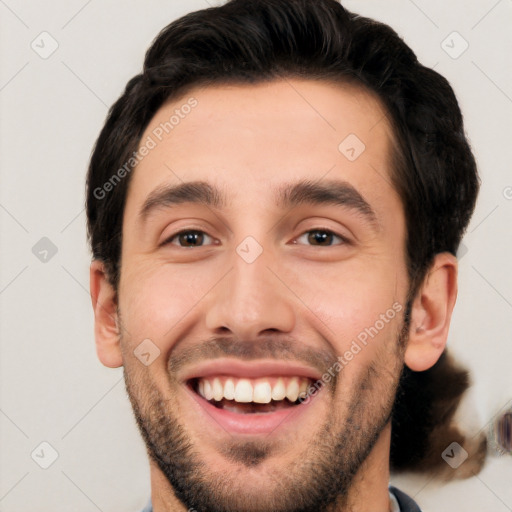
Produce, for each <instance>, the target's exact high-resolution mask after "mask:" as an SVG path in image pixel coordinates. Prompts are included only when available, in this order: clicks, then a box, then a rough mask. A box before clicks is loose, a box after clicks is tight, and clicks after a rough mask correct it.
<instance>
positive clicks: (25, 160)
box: [0, 0, 512, 512]
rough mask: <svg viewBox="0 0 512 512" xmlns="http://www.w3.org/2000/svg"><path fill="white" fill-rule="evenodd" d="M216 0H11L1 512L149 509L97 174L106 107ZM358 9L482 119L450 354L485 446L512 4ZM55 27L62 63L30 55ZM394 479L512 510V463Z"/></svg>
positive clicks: (353, 3) (506, 210)
mask: <svg viewBox="0 0 512 512" xmlns="http://www.w3.org/2000/svg"><path fill="white" fill-rule="evenodd" d="M209 3H210V4H211V5H213V4H214V2H213V1H212V0H210V1H206V0H186V1H185V0H168V1H163V0H154V1H152V2H143V1H142V0H139V1H136V0H130V1H126V0H125V1H120V0H107V1H100V0H89V1H85V0H66V1H64V0H53V1H52V2H27V1H22V0H0V17H1V18H0V20H1V21H0V38H1V60H2V65H1V70H0V102H1V109H2V120H1V125H0V130H1V132H0V162H1V190H0V227H1V260H0V306H1V347H0V348H1V363H0V364H1V368H0V369H1V381H0V384H1V404H0V408H1V410H0V435H1V459H0V510H1V511H2V512H50V511H52V512H70V511H76V512H89V511H96V510H100V511H103V512H120V511H122V510H126V511H137V510H140V509H141V508H142V506H143V505H144V504H145V502H146V500H147V498H148V497H149V492H150V489H149V471H148V464H147V459H146V454H145V450H144V446H143V443H142V441H141V439H140V438H139V435H138V432H137V430H136V427H135V423H134V420H133V418H132V414H131V409H130V406H129V403H128V400H127V398H126V395H125V391H124V385H123V382H122V370H121V369H116V370H111V369H106V368H104V367H103V366H101V364H100V363H99V361H98V360H97V358H96V353H95V348H94V339H93V315H92V309H91V304H90V298H89V292H88V286H89V285H88V265H89V262H90V256H89V253H88V248H87V245H86V237H85V213H84V210H83V204H84V177H85V171H86V166H87V161H88V158H89V155H90V151H91V148H92V145H93V143H94V140H95V138H96V136H97V135H98V133H99V130H100V128H101V126H102V123H103V121H104V118H105V115H106V112H107V107H108V106H110V105H111V104H112V103H113V102H114V100H116V99H117V97H118V96H119V95H120V93H121V92H122V89H123V88H124V86H125V83H126V82H127V80H128V79H129V78H131V77H132V76H133V75H134V74H136V73H138V72H139V70H140V68H141V65H142V60H143V55H144V52H145V50H146V49H147V47H148V46H149V44H150V42H151V41H152V39H153V38H154V37H155V36H156V34H157V33H158V31H159V30H160V29H161V28H163V27H164V26H165V25H167V24H168V23H169V22H170V21H172V20H173V19H175V18H177V17H179V16H181V15H182V14H184V13H186V12H188V11H192V10H196V9H200V8H204V7H207V6H208V4H209ZM345 5H346V6H347V7H348V8H349V9H351V10H354V11H356V12H360V13H361V14H365V15H368V16H371V17H374V18H376V19H379V20H381V21H384V22H387V23H389V24H390V25H391V26H392V27H394V28H395V29H396V30H397V31H398V32H399V33H400V34H401V35H402V36H403V37H404V39H405V40H406V42H407V43H408V44H409V45H410V46H411V47H412V48H413V49H414V50H415V51H416V53H417V55H418V57H419V58H420V60H421V61H422V62H423V63H424V64H426V65H428V66H431V67H435V69H436V70H437V71H439V72H440V73H442V74H443V75H445V76H446V77H447V78H448V79H449V81H450V82H451V83H452V85H453V87H454V89H455V91H456V93H457V95H458V98H459V100H460V103H461V107H462V110H463V112H464V115H465V121H466V130H467V132H468V134H469V137H470V140H471V143H472V146H473V149H474V152H475V154H476V157H477V160H478V163H479V168H480V173H481V176H482V181H483V186H482V190H481V195H480V198H479V202H478V206H477V209H476V212H475V215H474V217H473V221H472V223H471V226H470V228H469V230H468V234H467V236H466V238H465V240H464V253H461V256H462V257H461V260H460V292H459V300H458V304H457V307H456V309H455V315H454V319H453V327H452V329H451V335H450V339H449V345H450V346H451V348H452V351H453V352H454V353H455V354H456V355H457V357H458V358H459V360H460V361H461V362H463V363H465V364H466V365H467V366H468V367H469V368H470V369H471V371H472V376H473V380H474V386H473V387H472V389H471V392H470V393H469V395H468V396H467V398H466V400H465V402H464V410H465V411H466V413H465V415H464V417H463V419H462V420H461V421H462V422H463V424H464V425H465V426H466V428H467V429H468V430H469V431H470V432H471V435H476V434H477V433H478V431H479V430H480V429H483V428H485V427H486V426H487V425H488V424H489V423H490V422H492V420H493V419H494V418H495V416H496V415H497V414H498V413H499V412H502V411H503V410H505V409H506V408H507V407H510V406H511V405H512V372H511V367H512V348H511V347H512V343H511V341H512V339H511V327H512V325H511V324H512V272H511V261H512V243H511V221H512V188H511V187H512V173H511V170H510V168H511V167H510V166H511V161H512V149H511V148H512V137H511V136H512V129H511V122H510V120H511V114H512V99H511V98H512V69H511V58H510V55H511V54H512V33H511V31H510V27H511V26H512V0H499V1H497V0H479V1H476V0H473V1H467V0H466V1H463V0H451V1H450V2H447V1H446V0H435V1H434V0H414V1H413V0H396V1H386V2H384V1H382V0H366V1H357V0H347V1H345ZM43 31H47V32H48V33H49V34H51V37H52V38H53V39H55V41H57V42H58V45H59V46H58V48H57V50H56V51H55V52H54V53H53V54H52V55H51V56H49V57H48V58H47V59H43V58H41V57H40V56H39V55H38V53H36V51H34V50H33V49H32V48H31V43H32V42H33V41H34V46H36V45H37V46H36V48H38V51H39V52H40V53H41V52H45V51H46V52H47V51H49V49H51V44H52V41H51V40H50V39H49V38H48V36H40V34H41V32H43ZM453 31H457V32H458V33H459V34H460V35H461V36H462V38H464V40H465V41H467V43H468V44H469V47H468V49H467V50H466V51H465V52H464V53H462V54H461V55H460V56H459V57H458V58H452V57H453V55H455V54H456V53H458V51H460V50H461V49H462V48H463V46H461V45H463V44H464V42H463V41H462V40H461V39H460V38H458V36H456V35H453V34H452V33H453ZM447 38H448V39H447ZM443 41H445V43H443ZM450 47H452V48H450ZM445 50H448V51H449V52H451V53H452V56H450V55H449V54H448V53H447V52H446V51H445ZM42 237H48V238H49V239H50V240H51V241H52V243H53V244H54V245H55V246H56V248H57V250H58V252H57V253H56V254H55V255H54V256H52V257H50V256H51V253H49V254H48V255H47V260H48V261H46V262H44V261H40V259H39V258H42V257H44V253H42V254H39V258H38V257H36V255H35V254H34V253H33V252H32V248H33V246H34V245H35V244H36V243H37V242H38V241H39V240H40V239H41V238H42ZM36 253H37V251H36ZM43 441H46V442H48V443H50V445H51V446H52V447H53V448H54V449H55V450H56V451H57V452H58V458H57V460H56V461H55V462H54V463H53V464H52V465H51V466H50V467H49V468H48V469H46V470H45V469H42V468H41V467H39V465H38V464H37V463H36V462H35V460H33V458H31V453H32V452H33V451H34V450H35V449H36V452H35V455H34V459H36V460H37V461H38V462H39V463H40V464H41V463H44V462H50V461H51V460H50V458H49V457H50V456H51V452H50V449H48V448H47V447H46V448H45V447H44V446H43V447H40V446H39V445H40V443H41V442H43ZM41 450H42V451H41ZM393 481H394V482H395V483H397V484H398V485H399V486H400V487H401V488H402V489H403V490H405V491H407V492H409V493H410V494H411V495H412V496H414V497H415V499H416V500H417V501H418V502H419V503H420V504H421V505H422V507H423V509H424V510H425V511H436V512H448V511H452V510H464V511H465V512H477V511H478V512H480V511H482V510H489V511H493V512H506V511H511V510H512V486H511V485H510V483H511V482H512V457H510V456H504V457H501V458H498V457H493V458H490V459H489V461H488V463H487V465H486V467H485V469H484V470H483V472H482V473H481V474H480V475H478V476H477V477H474V478H472V479H470V480H467V481H462V482H457V483H451V484H448V485H445V486H440V485H439V484H436V483H435V482H434V481H432V480H430V479H429V478H426V477H422V476H420V477H414V478H413V477H409V476H406V477H401V478H399V479H394V480H393Z"/></svg>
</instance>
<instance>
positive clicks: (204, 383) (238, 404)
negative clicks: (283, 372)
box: [189, 375, 312, 414]
mask: <svg viewBox="0 0 512 512" xmlns="http://www.w3.org/2000/svg"><path fill="white" fill-rule="evenodd" d="M311 384H312V380H311V379H309V378H307V377H296V376H282V377H264V378H257V379H249V378H237V377H232V376H222V375H220V376H214V377H213V376H211V377H208V378H194V379H191V380H190V381H189V386H190V388H191V389H192V390H193V391H194V392H195V393H196V394H197V395H199V396H200V397H201V398H203V399H204V400H206V401H207V402H209V404H211V405H212V406H214V407H215V408H217V409H222V410H224V411H229V412H231V413H236V414H258V413H259V414H269V413H273V412H276V411H282V410H284V409H290V408H293V407H297V406H299V405H300V404H302V403H303V402H304V401H305V400H306V399H307V398H308V396H309V395H308V390H309V389H310V386H311Z"/></svg>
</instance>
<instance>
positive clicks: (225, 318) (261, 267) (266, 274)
mask: <svg viewBox="0 0 512 512" xmlns="http://www.w3.org/2000/svg"><path fill="white" fill-rule="evenodd" d="M269 263H270V262H269V261H268V259H267V258H265V257H264V256H263V255H262V256H260V257H259V258H258V259H257V260H256V261H254V262H252V263H247V262H246V261H244V260H243V258H241V257H240V256H239V255H238V254H236V255H235V256H234V258H233V266H232V268H231V270H230V271H229V272H228V273H227V275H226V276H225V277H224V278H223V279H222V280H221V282H219V284H218V285H217V286H216V287H215V292H214V293H213V294H211V296H210V297H209V304H208V312H207V314H206V326H207V328H208V329H209V331H210V332H211V333H212V334H213V335H227V334H231V335H233V336H234V337H236V338H237V339H241V340H254V339H256V338H257V337H258V336H261V335H265V334H267V335H268V334H269V333H276V332H282V333H290V332H291V331H292V330H293V329H294V326H295V322H296V316H295V308H294V303H293V295H292V293H291V291H290V290H289V289H288V288H287V287H286V285H285V284H284V283H283V282H282V281H281V280H280V279H278V277H277V272H276V271H275V270H271V269H270V268H268V266H267V265H268V264H269ZM273 266H274V265H273ZM277 267H278V266H277Z"/></svg>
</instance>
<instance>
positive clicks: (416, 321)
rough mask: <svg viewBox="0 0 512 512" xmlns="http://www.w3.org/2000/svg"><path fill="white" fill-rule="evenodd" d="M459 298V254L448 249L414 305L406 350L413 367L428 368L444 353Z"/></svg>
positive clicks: (441, 255) (407, 358)
mask: <svg viewBox="0 0 512 512" xmlns="http://www.w3.org/2000/svg"><path fill="white" fill-rule="evenodd" d="M456 299H457V258H456V257H455V256H454V255H453V254H451V253H448V252H444V253H440V254H437V255H436V257H435V258H434V261H433V263H432V265H431V267H430V269H429V271H428V272H427V275H426V276H425V279H424V281H423V284H422V285H421V288H420V290H419V291H418V294H417V295H416V297H415V299H414V302H413V305H412V310H411V326H410V331H409V340H408V343H407V348H406V351H405V364H406V365H407V366H408V367H409V368H410V369H411V370H413V371H416V372H421V371H424V370H428V369H429V368H431V367H432V366H433V365H434V364H435V363H436V362H437V360H438V359H439V357H440V356H441V354H442V353H443V351H444V349H445V347H446V341H447V339H448V330H449V328H450V321H451V316H452V312H453V308H454V306H455V301H456Z"/></svg>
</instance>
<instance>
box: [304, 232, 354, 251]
mask: <svg viewBox="0 0 512 512" xmlns="http://www.w3.org/2000/svg"><path fill="white" fill-rule="evenodd" d="M297 240H298V241H299V242H300V243H306V245H314V246H319V247H329V246H331V245H341V244H343V243H348V241H347V240H346V239H345V238H344V237H342V236H340V235H336V234H335V233H333V232H332V231H329V230H327V229H312V230H310V231H306V232H305V233H304V234H302V235H301V236H300V237H299V238H298V239H297Z"/></svg>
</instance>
